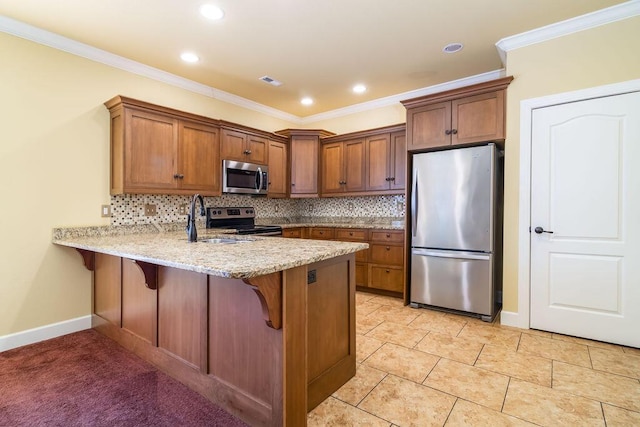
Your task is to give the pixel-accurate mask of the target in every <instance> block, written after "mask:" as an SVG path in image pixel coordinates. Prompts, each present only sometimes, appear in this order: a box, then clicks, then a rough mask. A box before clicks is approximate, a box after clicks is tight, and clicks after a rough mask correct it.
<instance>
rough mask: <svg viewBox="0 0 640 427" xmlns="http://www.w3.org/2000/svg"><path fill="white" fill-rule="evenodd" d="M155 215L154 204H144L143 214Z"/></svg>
mask: <svg viewBox="0 0 640 427" xmlns="http://www.w3.org/2000/svg"><path fill="white" fill-rule="evenodd" d="M155 215H157V212H156V205H152V204H149V203H147V204H145V205H144V216H155Z"/></svg>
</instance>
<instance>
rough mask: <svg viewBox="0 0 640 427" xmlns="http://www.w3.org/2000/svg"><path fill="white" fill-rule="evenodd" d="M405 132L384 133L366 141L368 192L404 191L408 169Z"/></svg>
mask: <svg viewBox="0 0 640 427" xmlns="http://www.w3.org/2000/svg"><path fill="white" fill-rule="evenodd" d="M406 150H407V145H406V138H405V132H404V131H400V132H392V133H383V134H380V135H375V136H370V137H367V139H366V148H365V151H366V161H365V170H366V172H367V185H366V189H367V191H386V190H404V188H405V181H406V176H405V174H406V169H407V158H406V156H407V153H406Z"/></svg>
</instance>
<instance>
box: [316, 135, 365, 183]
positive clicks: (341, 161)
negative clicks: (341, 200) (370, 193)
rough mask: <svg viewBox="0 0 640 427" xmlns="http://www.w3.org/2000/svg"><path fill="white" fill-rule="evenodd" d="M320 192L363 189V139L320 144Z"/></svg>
mask: <svg viewBox="0 0 640 427" xmlns="http://www.w3.org/2000/svg"><path fill="white" fill-rule="evenodd" d="M321 159H322V160H321V161H322V173H321V176H322V191H321V192H322V194H323V195H324V194H329V193H344V192H358V191H364V190H365V167H364V161H365V140H364V139H363V138H360V139H354V140H350V141H341V142H332V143H330V144H323V145H322V157H321Z"/></svg>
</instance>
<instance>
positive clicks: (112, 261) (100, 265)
mask: <svg viewBox="0 0 640 427" xmlns="http://www.w3.org/2000/svg"><path fill="white" fill-rule="evenodd" d="M94 256H95V268H94V271H93V312H94V313H95V314H97V315H98V316H100V317H102V318H103V319H106V320H108V321H109V322H111V323H113V324H114V325H116V326H118V327H120V326H121V325H120V323H121V319H122V314H121V306H122V279H121V278H122V258H120V257H117V256H113V255H107V254H101V253H98V252H96V253H95V255H94Z"/></svg>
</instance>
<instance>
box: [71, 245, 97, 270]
mask: <svg viewBox="0 0 640 427" xmlns="http://www.w3.org/2000/svg"><path fill="white" fill-rule="evenodd" d="M75 249H76V251H78V253H80V256H81V257H82V260H83V262H84V266H85V267H86V269H87V270H89V271H93V270H95V268H96V256H95V252H93V251H88V250H86V249H78V248H75Z"/></svg>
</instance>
